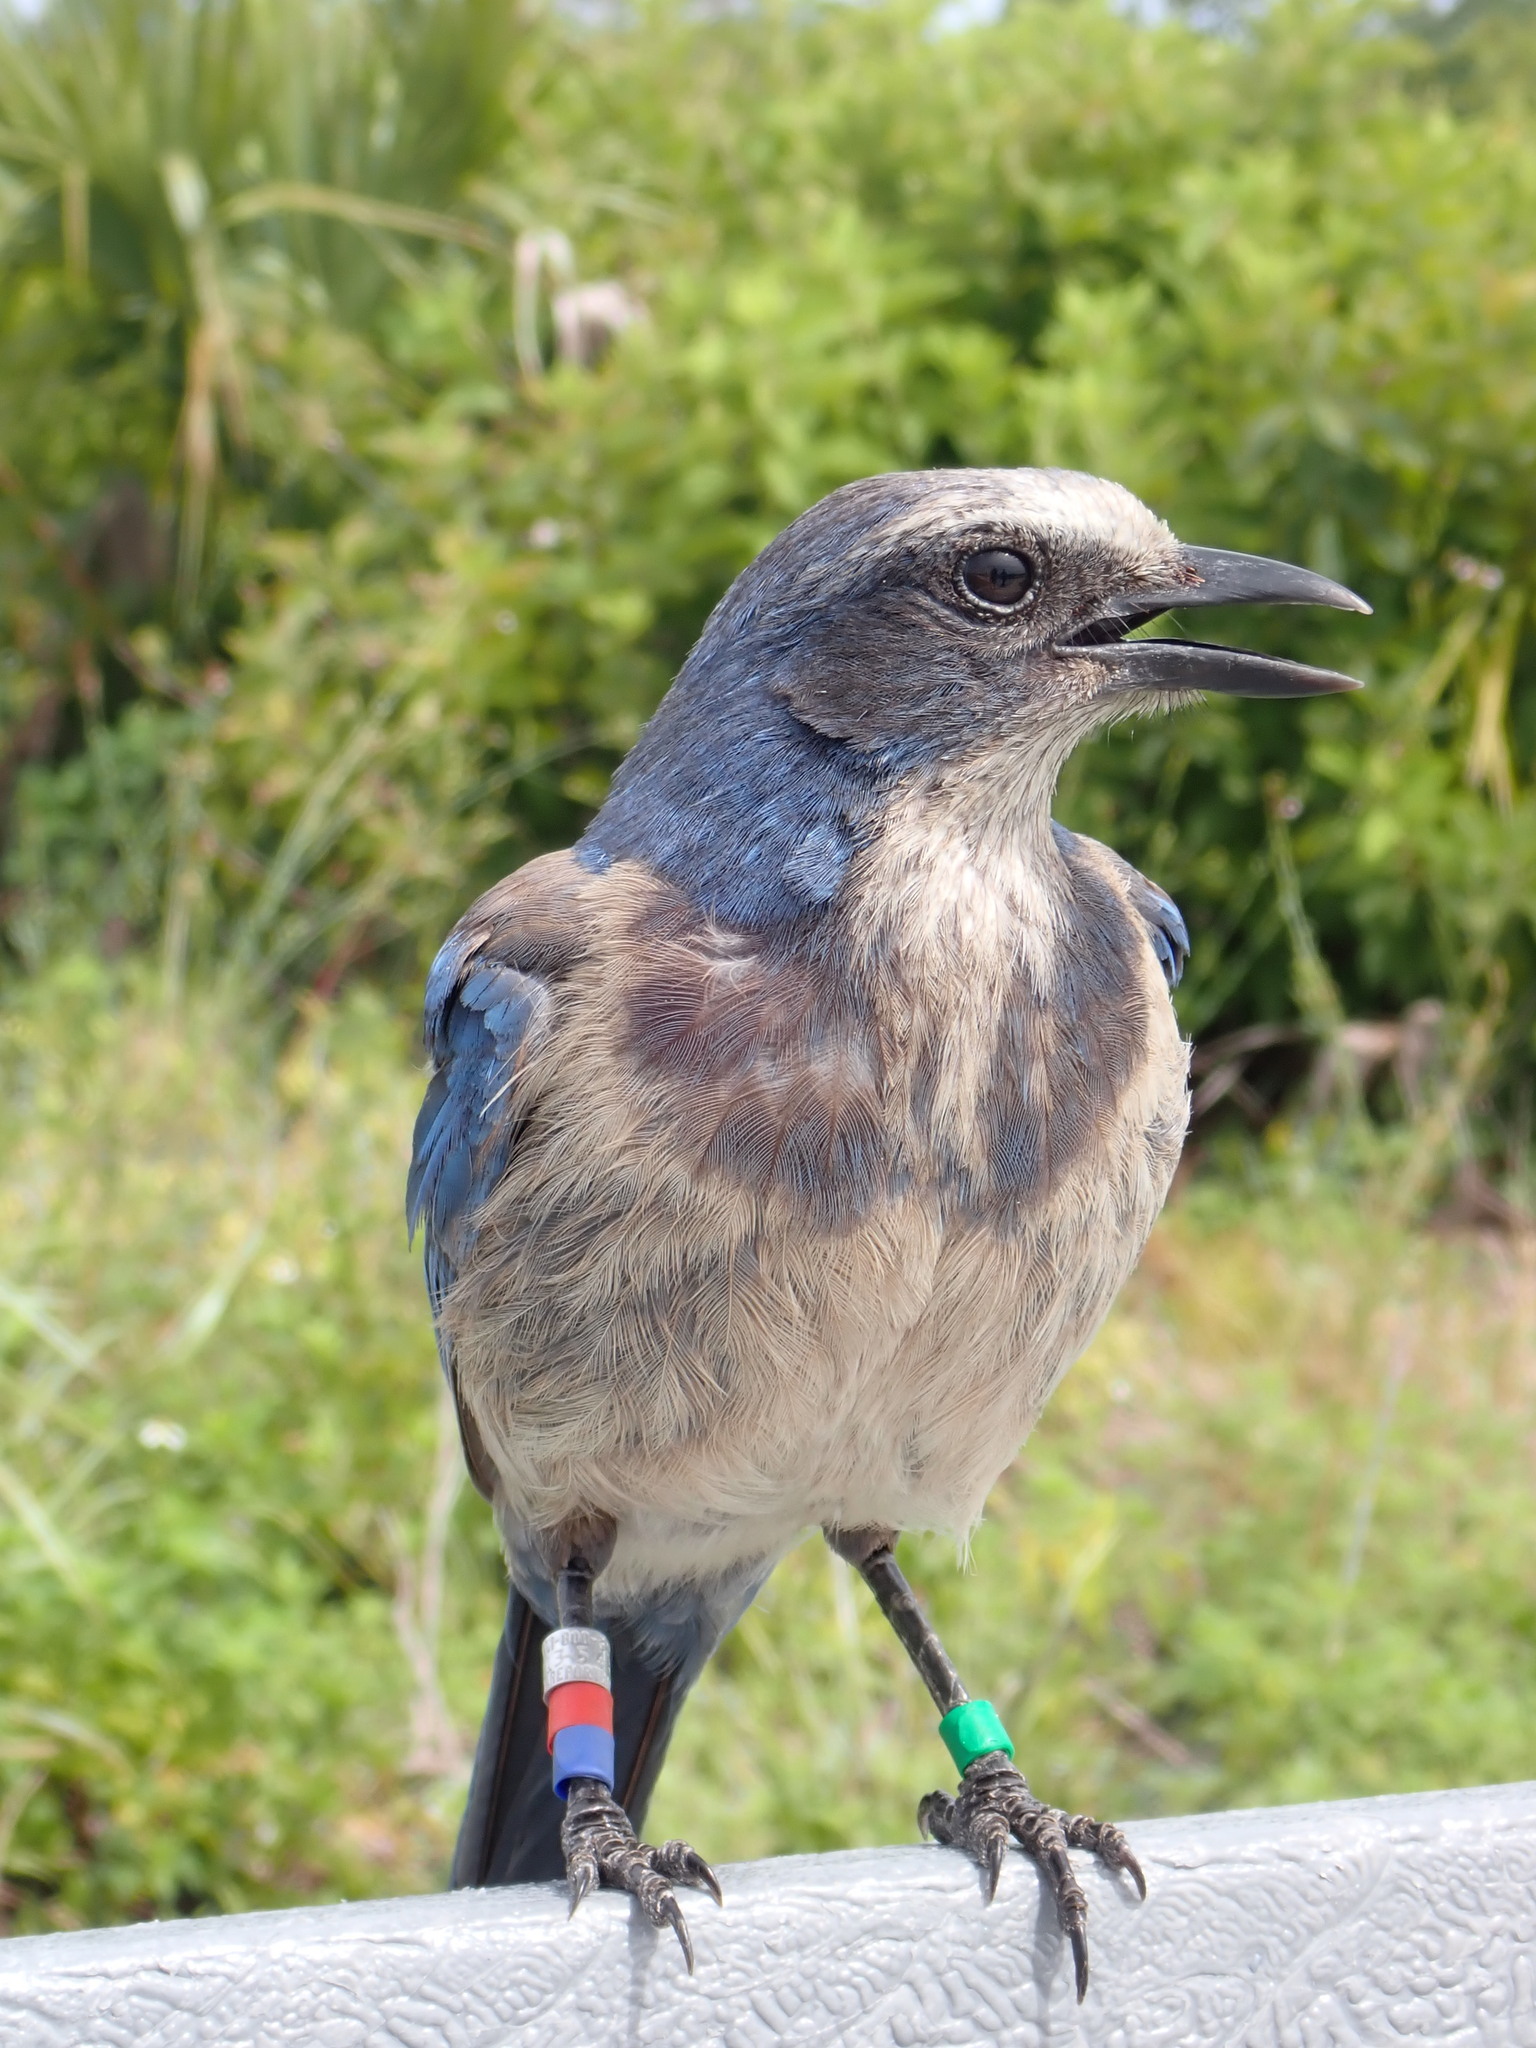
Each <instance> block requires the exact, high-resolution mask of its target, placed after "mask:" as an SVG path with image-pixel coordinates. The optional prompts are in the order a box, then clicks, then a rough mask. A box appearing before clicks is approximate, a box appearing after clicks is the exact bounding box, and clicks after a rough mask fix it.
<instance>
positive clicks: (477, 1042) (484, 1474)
mask: <svg viewBox="0 0 1536 2048" xmlns="http://www.w3.org/2000/svg"><path fill="white" fill-rule="evenodd" d="M583 879H584V877H583V876H582V873H581V870H580V869H579V868H578V867H577V866H576V865H575V863H574V861H573V860H572V859H571V856H570V855H569V854H568V853H551V854H546V855H544V856H543V857H542V858H541V859H539V860H535V861H530V862H529V863H528V865H527V866H526V867H524V868H519V869H518V871H517V872H516V874H513V875H509V876H508V877H507V878H506V880H505V881H503V882H498V883H497V885H496V887H495V888H494V889H491V890H488V891H487V893H486V894H485V895H484V896H482V897H481V898H480V900H479V902H478V903H476V904H475V905H474V906H473V907H472V908H471V909H470V910H468V911H467V912H466V913H465V915H464V916H463V917H462V918H461V919H460V920H459V922H458V923H457V924H456V925H455V926H454V928H453V930H452V931H451V932H450V933H449V935H448V937H447V939H446V940H445V941H444V944H443V946H442V949H441V951H440V952H439V953H438V956H437V958H436V959H435V960H434V961H433V963H432V969H431V972H430V973H429V975H428V976H427V996H426V1011H425V1018H424V1030H425V1036H426V1042H427V1050H428V1052H429V1054H430V1055H431V1058H432V1063H433V1073H432V1079H431V1081H430V1082H429V1083H428V1085H427V1093H426V1098H425V1100H424V1101H423V1102H422V1105H421V1111H420V1114H419V1115H418V1116H417V1118H416V1130H415V1135H414V1138H413V1140H412V1146H411V1170H410V1176H409V1178H408V1180H407V1182H406V1197H405V1211H406V1222H407V1225H408V1226H409V1228H410V1231H411V1235H412V1236H413V1237H414V1236H415V1234H416V1231H417V1229H418V1228H419V1229H420V1230H421V1232H422V1235H423V1240H424V1250H425V1258H426V1271H427V1292H428V1294H429V1295H430V1297H431V1301H432V1311H433V1315H434V1317H437V1318H439V1322H438V1351H439V1355H440V1356H441V1358H442V1363H443V1371H444V1373H445V1374H446V1375H447V1379H448V1385H449V1387H450V1388H451V1389H452V1391H453V1394H454V1399H455V1402H456V1404H457V1406H458V1411H459V1431H460V1434H461V1436H462V1437H463V1440H464V1456H465V1460H466V1462H467V1464H468V1466H469V1470H470V1475H471V1477H472V1478H473V1479H474V1482H475V1485H476V1486H477V1487H478V1488H479V1490H480V1491H481V1493H483V1494H484V1495H485V1496H486V1498H487V1499H490V1498H491V1492H492V1481H493V1474H492V1471H491V1466H490V1461H489V1459H488V1458H487V1456H486V1454H485V1450H484V1447H483V1445H482V1444H481V1442H480V1440H479V1433H478V1431H477V1430H476V1428H475V1426H474V1423H473V1420H472V1419H471V1418H470V1417H469V1416H468V1415H466V1414H465V1412H464V1407H463V1404H462V1402H459V1401H458V1387H457V1384H456V1379H455V1373H454V1365H453V1357H452V1353H451V1349H450V1346H449V1344H448V1341H447V1338H446V1336H445V1335H444V1333H443V1330H442V1326H441V1321H440V1311H441V1309H442V1304H443V1301H444V1298H445V1297H446V1295H447V1293H448V1290H449V1289H450V1288H451V1287H452V1285H453V1282H454V1279H455V1277H456V1273H457V1268H458V1260H459V1255H460V1253H461V1250H462V1247H463V1245H464V1242H465V1236H466V1233H467V1232H468V1231H469V1230H471V1229H472V1228H473V1224H474V1219H475V1216H476V1215H477V1213H478V1212H479V1210H480V1208H481V1207H482V1205H483V1204H484V1202H485V1200H486V1198H487V1197H488V1196H489V1195H490V1194H491V1193H492V1191H493V1190H494V1189H495V1187H496V1185H497V1183H498V1181H499V1180H500V1179H501V1177H502V1175H503V1174H504V1173H505V1172H506V1169H507V1162H508V1160H509V1159H510V1158H511V1155H512V1148H513V1146H514V1145H515V1144H516V1142H517V1136H518V1132H519V1131H520V1130H521V1128H522V1127H523V1125H524V1123H525V1122H526V1120H527V1116H528V1110H529V1104H528V1102H527V1100H526V1093H527V1091H526V1088H524V1087H520V1082H521V1080H522V1076H523V1071H524V1069H525V1067H526V1065H527V1062H528V1058H529V1055H530V1053H531V1052H532V1050H533V1048H534V1047H535V1046H536V1045H537V1043H538V1042H539V1040H540V1038H541V1037H542V1035H543V1033H544V1032H545V1031H547V1030H548V1029H549V1028H550V1026H551V1023H552V1014H553V1010H554V991H555V988H556V986H557V985H558V983H559V981H560V979H561V977H562V976H563V975H564V974H566V973H567V972H568V971H569V970H570V968H571V967H572V966H573V965H574V964H575V963H576V961H578V960H579V959H580V958H581V957H582V954H583V951H584V950H585V947H584V937H583V920H582V916H581V905H580V901H579V897H580V891H581V886H582V882H583Z"/></svg>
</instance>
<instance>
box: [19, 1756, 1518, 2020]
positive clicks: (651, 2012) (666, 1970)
mask: <svg viewBox="0 0 1536 2048" xmlns="http://www.w3.org/2000/svg"><path fill="white" fill-rule="evenodd" d="M1127 1832H1128V1833H1129V1835H1130V1837H1131V1840H1132V1842H1133V1843H1134V1845H1135V1847H1136V1850H1137V1853H1138V1854H1139V1856H1140V1857H1141V1859H1142V1861H1143V1863H1144V1864H1145V1866H1146V1870H1147V1876H1148V1879H1149V1881H1150V1884H1151V1897H1150V1899H1149V1900H1148V1901H1147V1903H1146V1905H1144V1906H1143V1905H1140V1904H1138V1903H1137V1901H1136V1898H1135V1895H1134V1893H1133V1892H1132V1891H1131V1889H1130V1887H1129V1886H1128V1885H1125V1884H1124V1883H1116V1882H1114V1881H1112V1880H1111V1879H1109V1878H1108V1877H1106V1876H1105V1875H1104V1874H1103V1873H1102V1872H1101V1871H1098V1870H1097V1869H1096V1868H1095V1867H1094V1866H1093V1865H1091V1864H1090V1863H1088V1861H1087V1859H1086V1858H1081V1859H1079V1862H1080V1866H1081V1868H1082V1870H1083V1872H1084V1882H1085V1885H1086V1888H1087V1891H1088V1896H1089V1901H1090V1911H1091V1928H1090V1932H1091V1938H1092V1943H1093V1967H1094V1981H1093V1985H1092V1987H1091V1989H1090V1990H1089V1993H1088V2002H1087V2004H1086V2005H1084V2006H1083V2007H1082V2008H1081V2009H1080V2010H1079V2008H1078V2007H1077V2006H1076V2005H1075V2003H1074V2002H1073V1997H1072V1989H1071V1973H1070V1959H1069V1957H1068V1955H1067V1953H1066V1951H1065V1949H1064V1945H1063V1943H1062V1941H1061V1938H1060V1936H1059V1934H1058V1932H1057V1928H1056V1924H1055V1916H1054V1912H1053V1909H1052V1907H1051V1905H1050V1902H1049V1901H1048V1900H1047V1899H1046V1898H1045V1896H1044V1894H1043V1893H1042V1890H1041V1887H1040V1884H1039V1881H1038V1879H1037V1877H1036V1876H1035V1873H1034V1871H1033V1870H1032V1868H1031V1867H1030V1866H1029V1865H1028V1864H1027V1863H1026V1862H1025V1861H1024V1859H1023V1858H1022V1856H1015V1857H1014V1858H1013V1859H1012V1860H1011V1862H1010V1864H1009V1866H1008V1869H1007V1871H1006V1873H1005V1875H1004V1879H1003V1884H1002V1887H1001V1889H1000V1891H999V1895H998V1899H997V1902H996V1903H995V1904H994V1905H992V1906H990V1907H987V1906H984V1905H983V1904H982V1899H981V1893H980V1889H979V1886H978V1881H977V1878H976V1875H975V1874H974V1873H973V1872H972V1871H971V1869H970V1868H969V1867H968V1866H967V1865H966V1864H965V1863H964V1862H963V1861H962V1860H961V1859H960V1858H959V1857H958V1856H956V1855H955V1854H954V1853H953V1852H951V1851H948V1850H942V1849H936V1848H910V1849H878V1850H860V1851H855V1852H853V1853H851V1854H847V1855H837V1856H804V1857H789V1858H786V1859H784V1860H783V1861H780V1862H775V1863H754V1864H742V1865H738V1866H737V1867H736V1868H734V1869H726V1870H724V1871H722V1878H723V1881H724V1885H725V1892H726V1906H725V1910H724V1911H723V1912H717V1911H716V1910H715V1908H714V1906H713V1905H712V1904H711V1903H710V1901H709V1900H708V1899H707V1898H705V1897H704V1896H702V1895H698V1896H697V1897H695V1898H693V1899H691V1900H690V1903H689V1906H688V1916H689V1921H690V1924H691V1926H692V1928H693V1930H694V1939H695V1942H696V1944H697V1947H698V1964H699V1967H698V1975H697V1977H696V1978H694V1979H693V1980H692V1981H691V1982H690V1980H689V1979H688V1977H687V1976H686V1974H685V1973H684V1970H683V1965H682V1961H681V1958H680V1957H679V1954H678V1950H677V1946H676V1943H675V1942H674V1941H673V1939H672V1937H671V1935H670V1934H666V1935H663V1936H660V1937H658V1936H657V1935H655V1934H653V1933H652V1932H651V1930H650V1929H649V1928H648V1927H646V1926H645V1925H644V1924H643V1923H642V1922H641V1921H639V1920H638V1919H637V1918H636V1916H635V1915H634V1913H633V1911H632V1909H631V1907H630V1906H629V1903H628V1902H627V1901H626V1900H623V1899H620V1898H616V1897H614V1896H612V1895H611V1894H604V1895H602V1896H600V1897H598V1898H595V1899H592V1900H590V1901H589V1902H588V1903H587V1904H586V1905H585V1906H583V1908H582V1909H581V1912H580V1913H579V1914H578V1915H577V1917H576V1919H575V1920H574V1921H572V1922H570V1923H569V1924H568V1923H567V1920H566V1916H565V1902H564V1897H563V1894H562V1892H561V1890H560V1889H559V1888H557V1887H554V1886H547V1885H539V1886H528V1887H526V1888H520V1889H516V1890H508V1891H501V1892H474V1893H460V1894H458V1895H457V1896H454V1897H433V1898H423V1899H393V1900H384V1901H378V1902H374V1903H370V1904H365V1905H350V1906H326V1907H319V1908H314V1909H306V1910H303V1911H297V1912H287V1913H258V1914H246V1915H241V1916H238V1917H235V1918H231V1919H227V1920H195V1921H175V1922H164V1923H161V1924H158V1925H150V1926H142V1927H132V1928H118V1929H110V1930H105V1931H102V1932H99V1933H90V1934H56V1935H46V1936H43V1937H41V1938H38V1939H34V1940H24V1941H13V1942H10V1943H8V1944H4V1945H0V2042H3V2043H4V2044H6V2048H11V2044H13V2043H14V2044H23V2043H24V2044H26V2048H87V2044H88V2048H126V2044H129V2043H133V2044H149V2043H153V2044H155V2048H194V2044H195V2048H211V2044H214V2043H217V2044H218V2048H257V2044H260V2048H296V2044H299V2043H304V2044H306V2048H310V2044H313V2048H372V2044H375V2043H377V2044H380V2048H384V2044H388V2048H523V2044H527V2048H533V2044H537V2048H567V2044H569V2048H609V2044H612V2048H621V2044H622V2048H661V2044H666V2048H694V2044H698V2048H703V2044H705V2043H709V2044H711V2048H769V2044H777V2043H792V2044H794V2048H834V2044H835V2048H866V2044H868V2048H874V2044H879V2048H940V2044H943V2048H951V2044H953V2048H975V2044H979V2043H993V2042H996V2043H1008V2044H1017V2048H1045V2044H1047V2043H1049V2044H1051V2048H1066V2044H1069V2043H1093V2044H1095V2048H1153V2044H1157V2048H1165V2044H1173V2043H1183V2042H1214V2043H1220V2044H1222V2048H1250V2044H1251V2048H1272V2044H1273V2048H1278V2044H1281V2043H1296V2044H1297V2048H1325V2044H1327V2048H1332V2044H1344V2043H1354V2042H1371V2043H1375V2042H1383V2043H1385V2042H1390V2043H1394V2044H1401V2043H1407V2042H1424V2043H1433V2044H1439V2043H1451V2042H1455V2043H1457V2044H1458V2048H1460V2044H1466V2048H1470V2044H1472V2043H1493V2044H1501V2043H1510V2044H1518V2048H1536V1784H1524V1785H1504V1786H1491V1787H1486V1788H1484V1789H1481V1790H1478V1791H1470V1792H1438V1793H1429V1794H1425V1795H1422V1796H1418V1797H1411V1798H1401V1799H1370V1800H1359V1801H1354V1802H1351V1803H1349V1804H1343V1805H1335V1806H1305V1807H1288V1808H1279V1809H1273V1810H1270V1811H1265V1812H1252V1813H1224V1814H1210V1815H1205V1816H1202V1817H1198V1818H1195V1819H1189V1820H1171V1821H1169V1820H1165V1821H1149V1822H1146V1823H1143V1824H1141V1825H1135V1826H1131V1827H1129V1828H1128V1829H1127Z"/></svg>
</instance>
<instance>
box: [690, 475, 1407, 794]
mask: <svg viewBox="0 0 1536 2048" xmlns="http://www.w3.org/2000/svg"><path fill="white" fill-rule="evenodd" d="M1246 603H1260V604H1321V605H1331V606H1335V607H1338V608H1341V609H1344V610H1349V611H1357V612H1365V611H1369V609H1370V607H1369V606H1368V605H1367V604H1365V603H1364V602H1363V601H1362V600H1361V599H1360V598H1358V597H1356V596H1355V595H1354V594H1353V593H1352V592H1351V591H1348V590H1345V589H1344V588H1343V587H1342V586H1341V585H1339V584H1337V583H1332V582H1330V581H1329V580H1328V579H1327V578H1326V577H1322V576H1317V575H1313V574H1312V573H1311V572H1310V571H1308V570H1305V569H1297V568H1293V567H1291V566H1290V565H1289V564H1287V563H1283V562H1271V561H1267V560H1264V559H1262V558H1260V557H1256V556H1251V555H1235V554H1228V553H1225V552H1224V551H1221V550H1218V549H1211V548H1191V547H1185V546H1183V545H1182V544H1181V543H1180V542H1179V541H1178V540H1177V539H1176V538H1175V537H1174V535H1173V534H1172V533H1171V532H1170V531H1169V529H1168V527H1167V526H1166V525H1165V524H1164V523H1163V522H1162V521H1161V520H1160V519H1158V518H1157V517H1156V516H1155V515H1154V514H1153V513H1151V512H1149V511H1148V509H1147V508H1146V506H1145V505H1143V504H1142V503H1141V502H1140V500H1139V499H1137V498H1134V497H1133V496H1132V495H1131V493H1130V492H1129V491H1127V490H1125V489H1123V488H1122V487H1121V486H1120V485H1119V484H1113V483H1107V482H1105V481H1104V480H1103V479H1102V478H1100V477H1092V476H1083V475H1080V474H1078V473H1077V472H1075V471H1071V470H1039V469H977V470H931V471H926V472H914V473H911V474H904V475H895V476H880V477H869V478H866V479H865V480H864V481H862V482H859V483H854V484H848V485H845V486H844V487H843V489H841V490H838V491H834V492H833V493H832V494H831V496H830V497H827V498H824V499H822V501H821V502H820V503H819V504H818V505H814V506H813V507H812V508H811V509H810V511H808V512H806V513H804V514H803V515H802V516H801V517H800V518H799V519H797V520H796V521H795V522H794V524H793V525H792V526H790V527H788V528H787V529H786V530H785V531H784V532H783V533H782V534H780V535H779V537H778V539H777V540H775V541H774V542H773V544H772V545H771V546H770V547H768V548H767V549H765V550H764V552H763V553H762V554H761V555H760V556H759V557H758V559H757V561H756V562H754V563H753V564H752V565H751V567H750V568H749V569H747V570H746V571H745V572H744V573H743V575H742V576H741V577H740V578H738V580H737V582H736V584H735V585H734V586H733V588H732V590H731V592H730V593H729V595H728V597H727V598H726V600H725V601H724V603H723V604H722V605H721V607H720V609H719V611H718V612H717V614H716V616H715V618H714V619H713V620H712V621H711V622H710V629H709V634H708V635H707V636H706V644H707V641H708V639H709V638H711V637H713V636H715V635H719V636H721V637H722V638H723V639H724V640H725V641H726V642H727V643H736V644H737V645H740V644H741V643H743V642H752V643H756V645H757V647H758V648H759V649H760V650H761V652H762V654H763V655H764V656H766V657H767V663H766V666H767V667H768V669H769V671H770V672H771V673H772V675H773V678H774V681H773V687H774V688H775V689H776V690H777V691H778V692H779V693H780V694H781V695H782V697H783V699H784V701H785V702H786V703H787V704H788V705H789V707H790V709H791V710H792V711H793V712H794V714H795V716H796V717H797V718H799V719H800V720H802V721H803V722H804V723H805V724H806V725H808V726H809V727H811V728H812V729H813V730H814V731H816V732H818V733H820V734H821V735H822V736H823V737H824V738H826V739H829V740H834V741H838V742H841V743H842V744H844V745H846V746H849V747H852V748H854V749H856V750H857V751H859V752H861V753H865V754H869V755H872V756H875V757H877V758H881V759H885V760H888V761H891V762H899V763H902V764H910V763H915V762H919V761H932V760H935V759H943V758H946V757H948V758H954V757H955V756H956V755H963V754H965V753H968V752H971V751H973V750H976V749H978V748H995V747H997V746H999V745H1007V744H1009V743H1010V742H1013V743H1016V744H1018V745H1019V746H1021V747H1024V748H1043V749H1045V750H1046V751H1047V752H1049V753H1051V754H1058V755H1059V754H1064V753H1065V751H1066V750H1067V749H1068V748H1069V747H1070V746H1072V745H1073V744H1075V742H1076V741H1077V740H1078V739H1079V738H1081V737H1082V736H1083V735H1084V733H1085V732H1087V731H1090V730H1092V729H1093V728H1094V727H1095V726H1098V725H1101V724H1104V723H1105V722H1106V721H1108V720H1110V719H1113V718H1117V717H1120V716H1123V715H1125V713H1126V712H1127V711H1128V710H1130V709H1141V708H1148V707H1149V706H1151V705H1157V706H1158V707H1160V708H1167V706H1168V705H1169V704H1170V703H1173V702H1177V701H1179V700H1180V699H1181V698H1185V697H1187V696H1188V695H1189V693H1191V692H1198V691H1207V690H1214V691H1221V692H1225V693H1227V694H1229V695H1234V696H1248V697H1305V696H1315V695H1320V694H1325V693H1328V692H1332V691H1337V690H1350V689H1354V688H1356V687H1358V686H1357V685H1356V684H1355V683H1354V682H1353V681H1352V680H1351V679H1350V678H1349V677H1347V676H1342V675H1335V674H1333V673H1331V672H1330V671H1328V670H1324V669H1315V668H1307V667H1304V666H1302V665H1301V664H1299V663H1296V662H1289V661H1281V660H1277V659H1275V658H1273V657H1271V656H1268V655H1259V654H1247V653H1243V652H1241V651H1239V650H1235V649H1232V648H1227V647H1211V646H1205V645H1201V644H1198V643H1192V642H1189V641H1182V640H1180V641H1172V640H1155V639H1127V637H1126V636H1127V635H1128V634H1129V633H1131V632H1132V631H1133V630H1134V629H1135V628H1137V627H1138V626H1141V625H1144V624H1146V623H1147V622H1149V621H1150V620H1152V619H1154V618H1156V617H1157V616H1158V615H1159V614H1161V613H1163V612H1167V611H1169V610H1172V609H1174V608H1175V607H1177V609H1178V610H1180V611H1186V610H1189V609H1192V608H1194V607H1196V606H1202V605H1210V604H1246Z"/></svg>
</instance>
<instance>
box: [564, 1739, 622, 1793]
mask: <svg viewBox="0 0 1536 2048" xmlns="http://www.w3.org/2000/svg"><path fill="white" fill-rule="evenodd" d="M551 1761H552V1762H553V1764H554V1778H555V1796H556V1798H558V1799H563V1798H564V1797H565V1788H566V1786H567V1785H569V1784H570V1782H571V1780H572V1778H600V1779H601V1780H602V1782H603V1783H604V1784H605V1785H606V1786H607V1787H608V1790H609V1791H610V1792H611V1791H612V1790H613V1737H612V1735H611V1734H610V1733H609V1731H608V1730H607V1729H606V1728H590V1727H576V1728H562V1729H560V1730H559V1731H558V1733H557V1734H556V1736H555V1743H554V1748H553V1750H552V1752H551Z"/></svg>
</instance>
